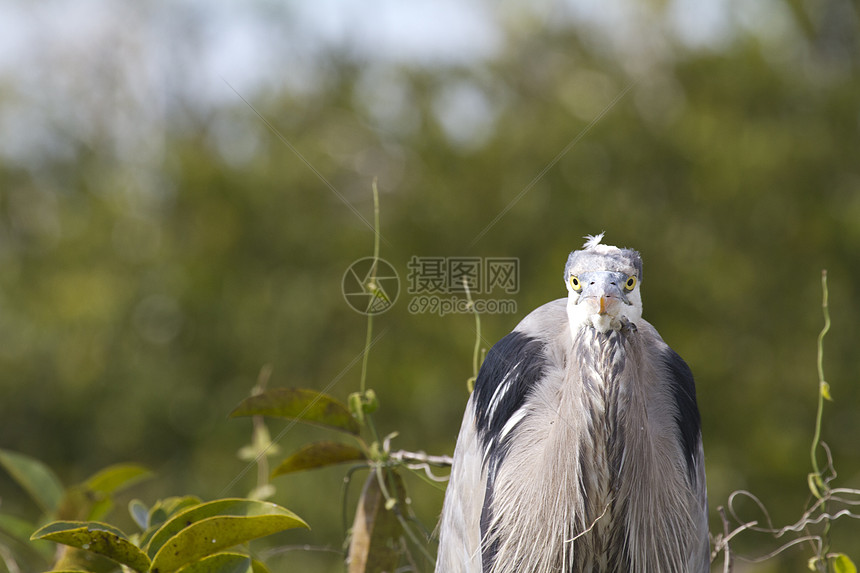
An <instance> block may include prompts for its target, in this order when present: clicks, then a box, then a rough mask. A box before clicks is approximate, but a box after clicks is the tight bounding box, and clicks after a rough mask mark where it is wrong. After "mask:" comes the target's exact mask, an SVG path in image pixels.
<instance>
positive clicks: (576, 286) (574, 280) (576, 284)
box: [570, 276, 582, 292]
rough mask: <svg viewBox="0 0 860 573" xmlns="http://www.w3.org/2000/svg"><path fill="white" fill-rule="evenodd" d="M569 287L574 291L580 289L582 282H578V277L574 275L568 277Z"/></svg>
mask: <svg viewBox="0 0 860 573" xmlns="http://www.w3.org/2000/svg"><path fill="white" fill-rule="evenodd" d="M570 288H572V289H573V290H574V291H576V292H579V291H581V290H582V283H581V282H579V279H578V278H577V277H575V276H572V277H570Z"/></svg>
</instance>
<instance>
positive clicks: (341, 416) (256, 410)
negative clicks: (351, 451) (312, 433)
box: [230, 388, 359, 435]
mask: <svg viewBox="0 0 860 573" xmlns="http://www.w3.org/2000/svg"><path fill="white" fill-rule="evenodd" d="M230 416H231V417H233V418H235V417H238V416H275V417H279V418H287V419H290V420H296V421H299V422H305V423H308V424H316V425H319V426H324V427H327V428H333V429H335V430H340V431H343V432H348V433H350V434H354V435H358V433H359V426H358V422H357V421H356V420H355V418H353V417H352V415H351V414H350V413H349V409H347V407H346V406H344V405H343V404H342V403H341V402H338V401H337V400H335V399H334V398H332V397H331V396H328V395H327V394H323V393H322V392H317V391H316V390H305V389H301V388H278V389H275V390H269V391H268V392H264V393H263V394H257V395H256V396H250V397H248V398H245V400H243V401H242V402H241V403H240V404H239V405H238V406H237V407H236V409H235V410H233V411H232V412H231V413H230Z"/></svg>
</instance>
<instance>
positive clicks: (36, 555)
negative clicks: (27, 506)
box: [0, 513, 56, 571]
mask: <svg viewBox="0 0 860 573" xmlns="http://www.w3.org/2000/svg"><path fill="white" fill-rule="evenodd" d="M35 530H36V527H35V526H34V525H33V524H32V523H30V522H28V521H24V520H23V519H20V518H18V517H15V516H13V515H9V514H7V513H0V547H4V548H5V550H6V551H7V552H8V553H9V554H11V555H12V556H13V557H14V558H15V561H16V562H17V564H18V567H19V568H20V569H21V570H22V571H36V570H39V571H42V570H44V569H46V568H47V567H48V564H49V563H50V562H51V561H53V556H54V553H55V550H56V546H55V545H54V544H52V543H50V542H48V541H43V542H38V541H37V542H33V541H30V536H31V535H32V534H33V532H34V531H35ZM2 559H3V558H2V557H0V571H5V569H3V566H2V563H3V561H2Z"/></svg>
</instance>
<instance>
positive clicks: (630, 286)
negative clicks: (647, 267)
mask: <svg viewBox="0 0 860 573" xmlns="http://www.w3.org/2000/svg"><path fill="white" fill-rule="evenodd" d="M635 286H636V277H635V276H633V275H630V276H629V277H627V282H625V283H624V288H625V289H626V290H628V291H631V290H633V288H634V287H635Z"/></svg>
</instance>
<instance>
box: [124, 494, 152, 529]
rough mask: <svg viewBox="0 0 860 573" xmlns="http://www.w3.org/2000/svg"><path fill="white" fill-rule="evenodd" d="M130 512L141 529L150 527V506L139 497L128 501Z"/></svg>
mask: <svg viewBox="0 0 860 573" xmlns="http://www.w3.org/2000/svg"><path fill="white" fill-rule="evenodd" d="M128 513H129V515H131V518H132V519H133V520H134V522H135V523H136V524H137V526H138V527H139V528H140V529H141V530H144V531H145V530H146V528H148V527H149V508H148V507H146V504H144V503H143V502H142V501H140V500H139V499H133V500H131V501H130V502H128Z"/></svg>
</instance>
